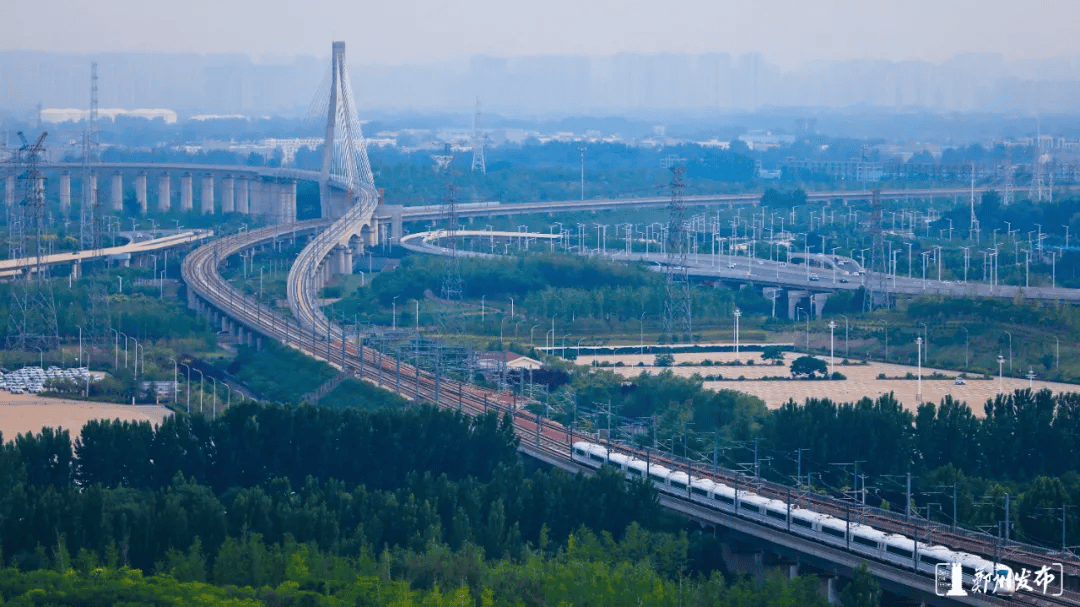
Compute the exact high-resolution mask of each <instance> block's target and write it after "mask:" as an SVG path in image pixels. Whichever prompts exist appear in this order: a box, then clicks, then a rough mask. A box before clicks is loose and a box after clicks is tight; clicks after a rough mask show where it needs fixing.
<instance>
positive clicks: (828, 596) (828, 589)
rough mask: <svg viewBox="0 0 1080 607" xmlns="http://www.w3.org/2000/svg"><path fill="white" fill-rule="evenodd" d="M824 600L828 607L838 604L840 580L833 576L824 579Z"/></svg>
mask: <svg viewBox="0 0 1080 607" xmlns="http://www.w3.org/2000/svg"><path fill="white" fill-rule="evenodd" d="M824 582H825V593H824V594H825V600H827V601H829V604H830V605H839V604H840V578H839V577H837V576H835V575H830V576H828V577H826V578H825V580H824Z"/></svg>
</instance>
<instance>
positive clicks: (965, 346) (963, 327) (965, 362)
mask: <svg viewBox="0 0 1080 607" xmlns="http://www.w3.org/2000/svg"><path fill="white" fill-rule="evenodd" d="M960 328H961V329H963V331H964V368H965V369H967V368H969V367H970V365H969V364H968V343H969V342H970V341H971V334H970V333H968V329H967V327H965V326H964V325H960Z"/></svg>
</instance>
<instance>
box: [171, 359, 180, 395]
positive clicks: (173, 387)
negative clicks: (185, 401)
mask: <svg viewBox="0 0 1080 607" xmlns="http://www.w3.org/2000/svg"><path fill="white" fill-rule="evenodd" d="M169 360H171V361H172V390H173V392H172V400H173V405H174V406H175V405H176V399H177V398H178V397H179V394H178V393H177V385H176V359H175V358H172V357H170V358H169Z"/></svg>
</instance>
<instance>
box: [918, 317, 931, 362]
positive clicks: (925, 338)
mask: <svg viewBox="0 0 1080 607" xmlns="http://www.w3.org/2000/svg"><path fill="white" fill-rule="evenodd" d="M917 324H920V325H922V328H923V341H924V342H925V343H926V364H930V329H929V328H927V326H926V323H924V322H922V321H919V322H918V323H917Z"/></svg>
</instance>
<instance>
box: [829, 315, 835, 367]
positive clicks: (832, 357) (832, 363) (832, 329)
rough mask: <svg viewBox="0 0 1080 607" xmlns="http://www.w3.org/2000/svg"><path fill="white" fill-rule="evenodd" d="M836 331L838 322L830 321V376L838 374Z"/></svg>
mask: <svg viewBox="0 0 1080 607" xmlns="http://www.w3.org/2000/svg"><path fill="white" fill-rule="evenodd" d="M835 330H836V321H835V320H830V321H829V375H830V376H831V375H832V374H833V373H836V347H835V344H836V342H835V341H834V339H833V335H834V334H835Z"/></svg>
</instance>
